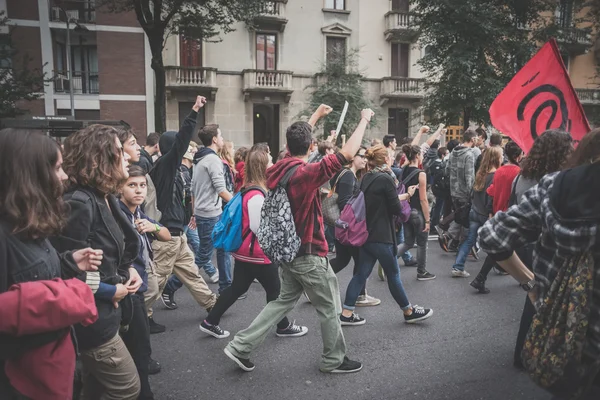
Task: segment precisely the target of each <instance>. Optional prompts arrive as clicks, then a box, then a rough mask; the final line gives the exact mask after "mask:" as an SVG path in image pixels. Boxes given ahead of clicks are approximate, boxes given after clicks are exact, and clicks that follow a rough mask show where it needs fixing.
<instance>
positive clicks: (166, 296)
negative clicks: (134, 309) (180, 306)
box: [160, 290, 177, 310]
mask: <svg viewBox="0 0 600 400" xmlns="http://www.w3.org/2000/svg"><path fill="white" fill-rule="evenodd" d="M160 299H161V300H162V302H163V304H164V305H165V307H167V310H176V309H177V303H176V302H175V293H172V292H167V291H166V290H163V292H162V295H161V296H160Z"/></svg>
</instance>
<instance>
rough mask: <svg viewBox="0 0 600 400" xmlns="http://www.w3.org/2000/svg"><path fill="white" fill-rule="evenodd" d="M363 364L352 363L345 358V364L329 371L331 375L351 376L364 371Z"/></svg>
mask: <svg viewBox="0 0 600 400" xmlns="http://www.w3.org/2000/svg"><path fill="white" fill-rule="evenodd" d="M362 367H363V366H362V363H360V362H358V361H352V360H350V359H349V358H348V357H344V362H343V363H342V365H340V366H339V367H337V368H335V369H333V370H331V371H329V373H330V374H351V373H353V372H358V371H360V370H361V369H362Z"/></svg>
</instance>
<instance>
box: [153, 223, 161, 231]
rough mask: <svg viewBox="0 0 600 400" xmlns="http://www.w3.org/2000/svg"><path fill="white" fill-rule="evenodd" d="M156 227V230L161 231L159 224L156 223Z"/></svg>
mask: <svg viewBox="0 0 600 400" xmlns="http://www.w3.org/2000/svg"><path fill="white" fill-rule="evenodd" d="M154 227H155V228H156V232H160V225H159V224H154Z"/></svg>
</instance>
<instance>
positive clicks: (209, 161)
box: [192, 147, 227, 218]
mask: <svg viewBox="0 0 600 400" xmlns="http://www.w3.org/2000/svg"><path fill="white" fill-rule="evenodd" d="M194 164H195V165H194V173H193V178H192V196H193V197H194V215H196V216H198V217H200V218H215V217H218V216H220V215H221V214H222V213H223V209H222V200H221V197H220V196H219V193H221V192H224V191H226V190H227V187H226V186H225V174H224V169H223V161H221V158H220V157H219V156H218V155H217V153H215V152H214V150H213V149H211V148H209V147H202V148H200V150H198V152H197V153H196V155H195V156H194Z"/></svg>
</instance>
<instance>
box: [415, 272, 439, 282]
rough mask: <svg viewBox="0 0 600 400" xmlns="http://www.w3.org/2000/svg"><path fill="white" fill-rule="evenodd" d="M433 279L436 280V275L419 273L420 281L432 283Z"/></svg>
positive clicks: (418, 278)
mask: <svg viewBox="0 0 600 400" xmlns="http://www.w3.org/2000/svg"><path fill="white" fill-rule="evenodd" d="M432 279H435V275H434V274H432V273H430V272H427V271H425V272H423V273H420V272H419V273H417V280H418V281H430V280H432Z"/></svg>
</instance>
